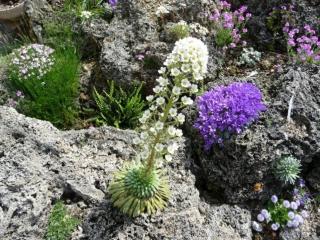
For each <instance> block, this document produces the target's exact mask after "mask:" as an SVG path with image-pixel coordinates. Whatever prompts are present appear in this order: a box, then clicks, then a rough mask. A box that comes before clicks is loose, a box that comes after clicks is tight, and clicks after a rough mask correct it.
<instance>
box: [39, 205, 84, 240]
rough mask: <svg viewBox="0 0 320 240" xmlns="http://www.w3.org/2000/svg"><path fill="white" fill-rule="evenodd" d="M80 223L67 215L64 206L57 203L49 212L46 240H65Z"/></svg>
mask: <svg viewBox="0 0 320 240" xmlns="http://www.w3.org/2000/svg"><path fill="white" fill-rule="evenodd" d="M79 223H80V221H79V220H78V219H77V218H75V217H72V216H70V215H69V213H68V211H67V208H66V206H65V205H64V204H63V203H62V202H61V201H59V202H57V203H56V204H55V205H54V207H53V209H52V210H51V213H50V216H49V223H48V228H47V233H46V236H45V239H46V240H67V239H69V238H70V236H71V234H72V232H73V231H74V230H75V228H76V227H77V225H78V224H79Z"/></svg>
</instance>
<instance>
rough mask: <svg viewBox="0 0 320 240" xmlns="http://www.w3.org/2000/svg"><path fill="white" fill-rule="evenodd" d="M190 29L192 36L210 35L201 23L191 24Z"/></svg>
mask: <svg viewBox="0 0 320 240" xmlns="http://www.w3.org/2000/svg"><path fill="white" fill-rule="evenodd" d="M189 29H190V32H191V33H192V34H196V35H198V36H200V37H205V36H206V35H208V33H209V30H208V29H207V28H206V27H204V26H202V25H201V24H199V23H191V24H190V25H189Z"/></svg>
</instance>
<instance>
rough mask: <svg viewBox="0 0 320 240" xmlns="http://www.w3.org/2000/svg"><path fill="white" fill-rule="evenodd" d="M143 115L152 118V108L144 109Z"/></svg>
mask: <svg viewBox="0 0 320 240" xmlns="http://www.w3.org/2000/svg"><path fill="white" fill-rule="evenodd" d="M142 117H143V118H145V119H148V118H150V117H151V112H150V110H146V111H144V113H143V115H142Z"/></svg>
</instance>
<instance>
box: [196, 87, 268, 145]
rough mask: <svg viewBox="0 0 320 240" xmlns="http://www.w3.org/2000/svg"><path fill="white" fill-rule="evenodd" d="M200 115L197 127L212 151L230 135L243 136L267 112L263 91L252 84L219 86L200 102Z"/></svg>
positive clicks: (207, 93)
mask: <svg viewBox="0 0 320 240" xmlns="http://www.w3.org/2000/svg"><path fill="white" fill-rule="evenodd" d="M197 106H198V111H199V116H198V118H197V120H196V123H195V124H194V126H195V127H196V128H197V129H198V130H199V131H200V133H201V135H202V136H203V138H204V141H205V149H206V150H209V149H210V148H211V146H212V145H213V144H215V143H220V144H221V143H222V142H223V139H224V138H225V137H226V135H227V134H232V133H240V132H241V130H242V129H243V128H244V127H245V126H246V125H248V124H249V123H251V122H252V121H254V120H255V119H257V118H258V117H259V114H260V112H261V111H264V110H265V109H266V106H265V105H264V104H263V102H262V94H261V92H260V90H259V89H258V88H257V87H256V86H255V85H254V84H252V83H240V82H235V83H232V84H230V85H228V86H218V87H216V88H215V89H213V90H211V91H208V92H206V93H204V94H203V95H202V96H201V97H199V98H198V100H197Z"/></svg>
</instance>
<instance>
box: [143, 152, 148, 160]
mask: <svg viewBox="0 0 320 240" xmlns="http://www.w3.org/2000/svg"><path fill="white" fill-rule="evenodd" d="M148 157H149V151H142V152H141V158H142V159H147V158H148Z"/></svg>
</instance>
